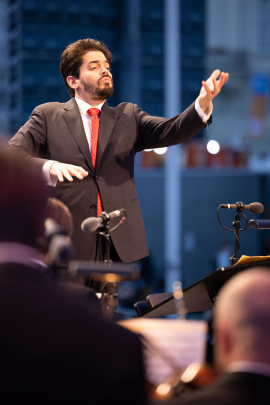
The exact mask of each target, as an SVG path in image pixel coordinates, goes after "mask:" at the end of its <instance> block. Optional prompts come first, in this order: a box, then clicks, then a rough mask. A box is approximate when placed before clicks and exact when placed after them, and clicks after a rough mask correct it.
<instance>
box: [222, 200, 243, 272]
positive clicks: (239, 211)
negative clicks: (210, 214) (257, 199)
mask: <svg viewBox="0 0 270 405" xmlns="http://www.w3.org/2000/svg"><path fill="white" fill-rule="evenodd" d="M235 205H236V208H234V209H235V210H236V212H237V213H236V215H235V221H234V222H233V223H232V226H233V227H234V228H235V229H234V230H233V229H229V228H227V227H226V226H225V225H223V224H222V222H221V221H220V218H219V210H220V208H227V206H224V205H220V206H219V207H218V210H217V218H218V222H219V223H220V225H221V226H222V228H224V229H226V231H229V232H234V235H235V251H234V254H233V255H232V257H231V258H230V261H231V265H232V266H233V265H234V264H236V263H237V262H238V260H239V259H238V252H239V248H240V241H239V234H240V232H242V231H244V230H245V229H246V228H247V226H248V219H247V217H246V216H245V215H244V214H242V212H243V211H244V209H245V205H244V203H242V201H238V202H237V203H236V204H235ZM241 217H244V218H245V220H246V226H245V227H244V228H242V229H241Z"/></svg>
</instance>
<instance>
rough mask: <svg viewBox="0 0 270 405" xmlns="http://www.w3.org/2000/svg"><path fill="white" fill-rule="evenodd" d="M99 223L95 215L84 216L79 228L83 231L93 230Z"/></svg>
mask: <svg viewBox="0 0 270 405" xmlns="http://www.w3.org/2000/svg"><path fill="white" fill-rule="evenodd" d="M99 224H100V220H99V219H98V218H95V217H90V218H86V219H85V220H84V221H83V222H82V224H81V228H82V230H83V231H84V232H94V231H95V230H96V229H97V228H98V227H99Z"/></svg>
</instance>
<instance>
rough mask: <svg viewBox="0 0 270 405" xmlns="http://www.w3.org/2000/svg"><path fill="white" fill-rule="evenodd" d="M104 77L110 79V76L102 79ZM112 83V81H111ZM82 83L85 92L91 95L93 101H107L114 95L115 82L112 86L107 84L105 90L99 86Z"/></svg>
mask: <svg viewBox="0 0 270 405" xmlns="http://www.w3.org/2000/svg"><path fill="white" fill-rule="evenodd" d="M104 77H109V76H103V77H102V78H101V79H103V78H104ZM101 79H100V80H101ZM111 81H112V79H111ZM81 83H82V85H83V90H84V91H85V92H86V93H88V94H90V95H91V97H92V99H93V100H97V101H99V100H107V98H110V97H111V96H112V94H113V81H112V85H111V86H110V85H109V84H106V83H105V86H104V87H103V88H101V87H99V84H98V85H97V86H94V85H93V84H89V83H86V82H85V81H83V80H82V79H81Z"/></svg>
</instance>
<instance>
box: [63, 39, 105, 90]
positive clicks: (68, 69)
mask: <svg viewBox="0 0 270 405" xmlns="http://www.w3.org/2000/svg"><path fill="white" fill-rule="evenodd" d="M89 51H100V52H102V53H103V54H104V55H105V57H106V59H107V60H108V62H109V63H110V64H111V61H112V54H111V52H110V51H109V49H108V48H107V46H106V45H105V44H104V43H103V42H100V41H97V40H96V39H91V38H86V39H79V40H78V41H76V42H74V43H73V44H70V45H68V46H67V47H66V49H65V50H64V52H63V53H62V56H61V61H60V72H61V75H62V77H63V79H64V82H65V85H66V87H67V90H68V92H69V94H70V96H71V97H74V96H75V90H74V89H72V88H71V87H70V86H69V85H68V83H67V77H68V76H74V77H76V78H77V79H79V77H80V66H81V65H82V63H83V60H82V57H83V55H84V54H86V53H87V52H89Z"/></svg>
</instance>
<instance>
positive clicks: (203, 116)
mask: <svg viewBox="0 0 270 405" xmlns="http://www.w3.org/2000/svg"><path fill="white" fill-rule="evenodd" d="M195 110H196V111H197V113H198V115H199V117H200V118H201V120H202V121H203V122H204V123H205V124H207V121H208V120H209V118H210V117H211V115H212V112H213V104H212V101H211V102H210V105H209V107H208V108H207V110H206V111H205V113H204V112H203V110H202V109H201V107H200V104H199V100H198V98H196V101H195Z"/></svg>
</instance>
